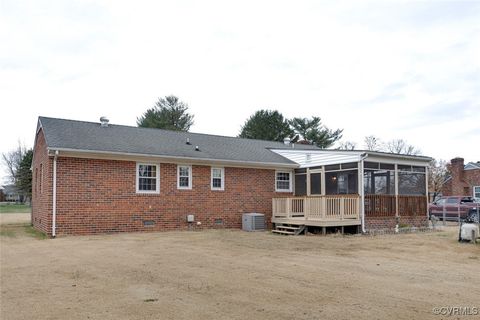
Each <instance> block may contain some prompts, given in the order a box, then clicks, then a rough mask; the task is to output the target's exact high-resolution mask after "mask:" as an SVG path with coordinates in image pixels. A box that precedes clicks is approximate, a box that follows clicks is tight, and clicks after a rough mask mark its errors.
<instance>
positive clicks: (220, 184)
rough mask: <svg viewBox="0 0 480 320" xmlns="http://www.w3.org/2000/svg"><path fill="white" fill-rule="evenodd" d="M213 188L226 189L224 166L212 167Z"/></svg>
mask: <svg viewBox="0 0 480 320" xmlns="http://www.w3.org/2000/svg"><path fill="white" fill-rule="evenodd" d="M211 188H212V190H224V188H225V170H224V168H212V174H211Z"/></svg>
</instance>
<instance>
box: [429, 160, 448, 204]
mask: <svg viewBox="0 0 480 320" xmlns="http://www.w3.org/2000/svg"><path fill="white" fill-rule="evenodd" d="M448 173H449V172H448V168H447V162H446V161H445V160H436V159H433V161H432V162H430V166H429V168H428V190H429V192H433V201H435V198H436V197H437V195H438V194H439V193H440V192H441V191H442V186H443V183H444V182H445V179H446V178H447V176H448Z"/></svg>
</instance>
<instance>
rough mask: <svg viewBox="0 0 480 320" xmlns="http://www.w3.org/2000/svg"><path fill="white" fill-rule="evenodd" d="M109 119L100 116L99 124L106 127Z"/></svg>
mask: <svg viewBox="0 0 480 320" xmlns="http://www.w3.org/2000/svg"><path fill="white" fill-rule="evenodd" d="M109 122H110V120H108V119H107V117H100V125H101V126H102V127H108V123H109Z"/></svg>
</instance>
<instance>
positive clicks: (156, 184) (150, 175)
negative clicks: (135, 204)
mask: <svg viewBox="0 0 480 320" xmlns="http://www.w3.org/2000/svg"><path fill="white" fill-rule="evenodd" d="M136 189H137V193H160V165H158V164H150V163H137V183H136Z"/></svg>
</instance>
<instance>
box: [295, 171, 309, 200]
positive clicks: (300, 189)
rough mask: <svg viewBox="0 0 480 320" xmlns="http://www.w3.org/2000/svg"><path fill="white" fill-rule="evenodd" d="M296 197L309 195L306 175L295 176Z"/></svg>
mask: <svg viewBox="0 0 480 320" xmlns="http://www.w3.org/2000/svg"><path fill="white" fill-rule="evenodd" d="M295 195H296V196H305V195H307V175H306V174H296V175H295Z"/></svg>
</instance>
